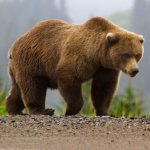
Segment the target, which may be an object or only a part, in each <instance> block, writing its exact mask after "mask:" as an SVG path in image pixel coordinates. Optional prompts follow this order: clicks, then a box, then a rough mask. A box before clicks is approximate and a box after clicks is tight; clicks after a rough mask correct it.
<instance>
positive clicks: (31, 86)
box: [19, 76, 54, 115]
mask: <svg viewBox="0 0 150 150" xmlns="http://www.w3.org/2000/svg"><path fill="white" fill-rule="evenodd" d="M19 87H20V89H21V94H22V97H23V101H24V103H25V106H26V107H27V109H28V111H29V114H32V115H38V114H41V115H53V114H54V110H53V109H45V98H46V90H47V83H46V80H45V79H44V78H42V77H34V78H32V77H29V76H28V77H26V79H25V78H24V77H23V76H21V80H20V82H19Z"/></svg>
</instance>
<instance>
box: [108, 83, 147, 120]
mask: <svg viewBox="0 0 150 150" xmlns="http://www.w3.org/2000/svg"><path fill="white" fill-rule="evenodd" d="M109 113H110V114H111V115H114V116H126V117H138V116H142V115H143V114H144V106H143V101H142V99H141V97H140V96H138V95H136V94H135V93H134V91H133V87H132V86H131V85H130V84H129V85H128V86H127V87H126V88H125V91H124V93H123V94H119V95H117V96H115V97H114V99H113V102H112V104H111V107H110V110H109Z"/></svg>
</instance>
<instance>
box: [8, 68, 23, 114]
mask: <svg viewBox="0 0 150 150" xmlns="http://www.w3.org/2000/svg"><path fill="white" fill-rule="evenodd" d="M9 74H10V77H11V80H12V85H11V89H10V91H9V95H8V96H7V98H6V110H7V112H8V114H10V115H17V114H22V110H23V109H24V104H23V101H22V98H21V93H20V89H19V87H18V85H17V83H16V81H15V79H14V77H13V74H12V73H11V71H10V72H9Z"/></svg>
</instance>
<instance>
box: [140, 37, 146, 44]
mask: <svg viewBox="0 0 150 150" xmlns="http://www.w3.org/2000/svg"><path fill="white" fill-rule="evenodd" d="M139 38H140V43H141V44H143V43H144V42H145V39H144V37H143V35H139Z"/></svg>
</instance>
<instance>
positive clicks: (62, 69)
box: [6, 17, 144, 115]
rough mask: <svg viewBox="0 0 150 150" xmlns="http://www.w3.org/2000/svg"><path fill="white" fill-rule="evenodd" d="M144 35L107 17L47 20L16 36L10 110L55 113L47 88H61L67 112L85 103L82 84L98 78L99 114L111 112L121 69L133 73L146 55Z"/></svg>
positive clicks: (12, 51) (11, 60) (11, 55)
mask: <svg viewBox="0 0 150 150" xmlns="http://www.w3.org/2000/svg"><path fill="white" fill-rule="evenodd" d="M143 42H144V39H143V37H142V36H141V35H138V34H135V33H133V32H129V31H127V30H125V29H123V28H121V27H119V26H117V25H115V24H113V23H112V22H111V21H109V20H107V19H105V18H102V17H93V18H91V19H89V20H88V21H87V22H85V23H83V24H81V25H75V24H70V23H67V22H64V21H61V20H46V21H43V22H40V23H39V24H37V25H35V26H34V27H33V28H32V29H31V30H30V31H29V32H27V33H26V34H24V35H23V36H22V37H21V38H19V39H18V40H16V41H15V43H14V44H13V46H12V47H11V49H10V50H9V67H8V72H9V76H10V78H11V81H12V86H11V89H10V92H9V96H8V97H7V102H6V108H7V111H8V113H9V114H21V112H22V110H23V109H24V108H25V107H26V108H27V109H28V111H29V114H47V115H50V114H52V112H51V110H50V109H45V96H46V90H47V88H51V89H57V88H58V89H59V91H60V93H61V95H62V97H63V98H64V100H65V102H66V105H67V108H66V113H65V114H66V115H75V114H77V113H78V112H79V111H80V110H81V108H82V105H83V99H82V93H81V84H82V83H83V82H85V81H88V80H90V79H91V80H92V88H91V97H92V102H93V105H94V107H95V110H96V115H105V114H107V110H108V108H109V105H110V102H111V100H112V97H113V95H114V93H115V91H116V88H117V85H118V80H119V74H120V71H123V72H124V73H126V74H128V75H129V76H131V77H133V76H135V75H136V74H137V73H138V62H139V60H140V59H141V57H142V56H143V52H144V46H143Z"/></svg>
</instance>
